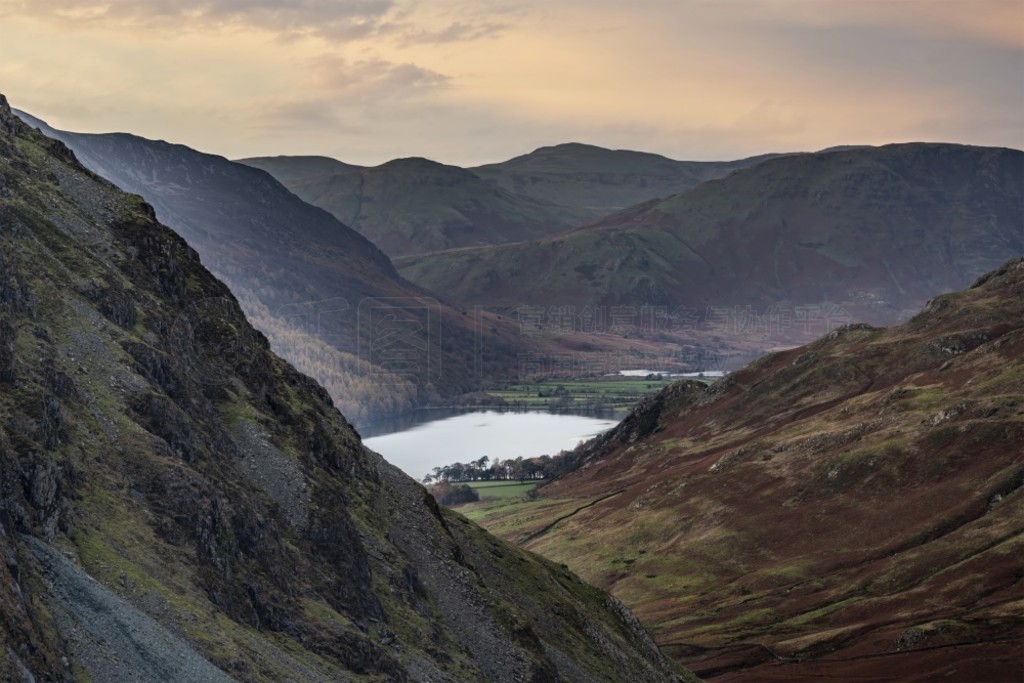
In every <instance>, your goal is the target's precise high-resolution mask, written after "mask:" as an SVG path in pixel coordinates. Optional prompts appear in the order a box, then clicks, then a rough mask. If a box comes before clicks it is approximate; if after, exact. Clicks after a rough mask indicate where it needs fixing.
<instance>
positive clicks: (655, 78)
mask: <svg viewBox="0 0 1024 683" xmlns="http://www.w3.org/2000/svg"><path fill="white" fill-rule="evenodd" d="M0 17H3V19H2V20H0V44H2V45H3V46H4V50H3V51H4V60H2V61H0V91H5V92H6V94H7V95H8V96H9V97H10V98H11V100H12V101H13V102H14V103H15V104H16V105H18V106H21V107H22V108H24V109H27V110H29V111H32V112H33V113H35V114H37V115H39V116H41V117H43V118H50V119H54V120H52V121H51V123H58V124H61V125H64V126H65V127H67V128H71V129H76V128H77V129H81V130H94V131H96V130H116V129H120V130H128V131H132V132H138V133H142V134H148V135H150V136H153V137H164V138H168V139H172V140H176V141H180V142H184V143H186V144H191V145H193V146H197V147H201V148H203V149H206V150H208V151H216V152H220V153H223V154H226V155H228V156H249V155H254V154H289V153H296V154H298V153H322V154H332V155H335V156H338V157H339V158H342V159H343V160H346V161H351V162H354V163H380V162H382V161H385V160H386V159H388V158H393V157H397V156H409V155H423V156H431V157H433V158H437V159H438V160H440V161H446V162H450V163H465V164H472V163H483V162H487V161H494V160H497V159H500V158H507V157H509V156H513V155H515V154H520V153H523V152H525V151H529V150H530V149H532V148H534V147H537V146H540V145H544V144H553V143H557V142H563V141H566V140H580V141H584V142H591V143H594V144H601V145H605V146H610V147H628V148H634V149H648V150H652V151H657V152H661V153H665V154H668V155H670V156H676V157H678V158H726V157H736V156H743V155H746V154H755V153H760V152H766V151H783V150H792V149H814V148H820V147H827V146H831V145H837V144H856V143H869V144H878V143H884V142H891V141H901V140H911V139H931V140H949V141H956V142H967V143H974V144H990V145H1007V146H1015V147H1021V146H1024V116H1022V115H1021V113H1020V112H1021V111H1024V82H1022V79H1021V77H1020V76H1019V73H1021V72H1024V34H1022V32H1020V31H1019V30H1013V27H1014V26H1016V27H1019V26H1021V25H1024V3H1021V2H1020V1H1019V0H902V1H901V2H891V1H888V0H887V1H884V2H883V1H880V0H729V1H728V2H725V1H723V0H672V1H668V0H636V1H635V2H632V3H629V4H628V5H627V4H624V3H621V2H619V1H618V0H557V1H552V0H543V1H542V0H432V1H431V2H429V3H427V2H422V1H415V0H336V1H334V2H328V1H327V0H301V1H299V2H283V1H280V0H202V1H200V0H181V1H180V2H173V1H172V0H140V1H129V0H106V1H104V2H96V1H92V2H90V1H88V0H51V1H50V2H45V3H44V2H36V1H35V0H0ZM126 26H127V27H130V28H131V30H124V28H125V27H126Z"/></svg>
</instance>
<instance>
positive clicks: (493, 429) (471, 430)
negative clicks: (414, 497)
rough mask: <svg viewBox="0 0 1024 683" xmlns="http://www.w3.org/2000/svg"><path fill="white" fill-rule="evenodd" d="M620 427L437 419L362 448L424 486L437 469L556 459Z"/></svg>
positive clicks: (540, 419) (529, 418) (560, 420)
mask: <svg viewBox="0 0 1024 683" xmlns="http://www.w3.org/2000/svg"><path fill="white" fill-rule="evenodd" d="M616 424H618V422H617V421H616V420H613V419H608V418H596V417H586V416H582V415H551V414H549V413H541V412H529V413H509V412H496V411H490V410H488V411H476V412H472V413H464V414H461V415H455V416H446V417H443V418H440V419H432V420H429V421H426V422H421V423H420V424H416V425H415V426H405V427H404V428H402V429H400V430H396V431H393V432H391V433H387V434H379V433H378V434H377V435H375V436H371V437H369V438H366V439H364V440H363V442H364V443H365V444H366V446H367V447H368V448H371V449H373V450H375V451H377V452H378V453H380V454H381V455H383V456H384V458H385V459H386V460H387V461H388V462H390V463H391V464H392V465H395V466H396V467H398V468H400V469H401V470H403V471H404V472H405V473H406V474H408V475H410V476H411V477H413V478H415V479H417V480H420V479H423V476H424V475H426V474H429V473H430V472H431V471H432V470H433V468H435V467H441V466H444V465H451V464H453V463H456V462H463V463H464V462H469V461H471V460H477V459H479V458H481V457H483V456H485V455H486V456H488V457H489V458H490V459H491V460H492V461H493V460H494V459H495V458H498V459H500V460H507V459H508V458H516V457H519V456H523V457H524V458H533V457H536V456H538V455H554V454H556V453H558V452H559V451H561V450H570V449H572V448H575V447H576V444H578V443H579V442H580V441H584V440H586V439H589V438H591V437H593V436H597V435H598V434H600V433H601V432H603V431H605V430H608V429H611V428H612V427H614V426H615V425H616Z"/></svg>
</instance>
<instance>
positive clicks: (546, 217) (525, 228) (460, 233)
mask: <svg viewBox="0 0 1024 683" xmlns="http://www.w3.org/2000/svg"><path fill="white" fill-rule="evenodd" d="M240 163H244V164H247V165H249V166H253V167H255V168H260V169H263V170H265V171H267V172H268V173H270V174H271V175H273V176H274V177H275V178H277V179H278V180H279V181H281V183H282V184H284V185H285V186H286V187H287V188H288V189H289V190H291V191H292V192H294V193H295V194H297V195H298V196H299V197H301V198H302V199H303V200H305V201H307V202H309V203H310V204H313V205H314V206H319V207H320V208H322V209H326V210H327V211H329V212H330V213H331V214H332V215H334V216H335V217H336V218H337V219H338V220H340V221H342V222H343V223H346V224H347V225H351V226H352V227H353V228H355V229H356V230H358V231H359V232H360V234H362V235H364V236H365V237H367V238H368V239H369V240H370V241H372V242H373V243H374V244H376V245H377V246H378V247H380V248H381V249H382V250H383V251H384V252H385V253H387V254H388V255H389V256H391V257H396V256H407V255H410V254H419V253H424V252H430V251H441V250H444V249H452V248H456V247H467V246H480V245H489V244H505V243H508V242H519V241H522V240H529V239H538V238H542V237H548V236H550V235H553V234H557V233H559V232H564V231H565V230H567V229H569V228H570V227H573V226H575V225H576V224H577V223H576V220H575V219H576V215H577V214H576V212H574V211H572V210H570V209H568V208H566V207H562V206H559V205H556V204H552V203H550V202H543V201H538V200H535V199H531V198H529V197H525V196H520V195H516V194H514V193H512V192H509V191H507V190H505V189H503V188H501V187H495V186H492V185H490V184H488V183H487V182H485V181H483V180H481V179H480V178H479V177H478V176H476V175H474V174H473V173H471V172H469V171H467V170H465V169H462V168H458V167H456V166H446V165H443V164H439V163H437V162H434V161H429V160H427V159H417V158H413V159H396V160H394V161H389V162H387V163H386V164H383V165H381V166H376V167H373V168H356V167H348V168H344V169H340V170H339V169H337V168H331V166H330V165H329V164H325V163H324V162H323V161H322V160H321V159H320V158H317V157H264V158H256V159H242V160H241V162H240ZM336 163H340V162H336Z"/></svg>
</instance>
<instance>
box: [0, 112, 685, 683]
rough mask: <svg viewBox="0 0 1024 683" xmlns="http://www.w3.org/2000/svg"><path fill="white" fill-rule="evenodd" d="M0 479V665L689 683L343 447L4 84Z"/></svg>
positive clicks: (181, 262)
mask: <svg viewBox="0 0 1024 683" xmlns="http://www.w3.org/2000/svg"><path fill="white" fill-rule="evenodd" d="M211 173H214V174H215V171H213V170H211ZM232 208H233V207H224V210H226V211H227V210H231V209H232ZM211 229H212V228H211ZM354 244H358V242H354ZM244 246H245V245H244V244H243V245H240V248H244ZM0 492H2V495H0V552H2V554H3V557H4V562H3V564H2V565H0V643H2V648H0V679H2V680H5V681H6V680H12V681H33V680H35V681H43V680H45V681H62V682H63V681H72V680H76V681H82V680H91V681H146V682H149V681H187V682H191V681H195V682H196V683H199V682H209V681H229V680H238V681H247V682H248V681H286V680H287V681H322V682H326V681H436V682H438V683H440V682H442V681H509V682H512V681H553V680H566V681H580V682H584V681H594V680H602V681H622V680H629V681H651V682H652V683H653V682H660V681H666V680H692V678H691V677H690V676H689V675H688V674H684V673H682V672H681V671H678V670H676V669H675V668H674V667H673V666H672V665H671V664H669V663H668V662H667V661H666V660H664V659H663V658H662V657H661V655H660V654H659V653H658V651H657V649H656V648H655V647H654V646H653V644H652V643H651V641H650V639H649V638H648V637H647V635H646V634H645V633H644V632H643V631H642V630H641V629H640V628H639V626H638V625H637V623H636V621H635V619H634V618H633V617H632V616H631V615H630V614H629V613H628V612H626V611H625V610H624V609H623V608H622V606H621V605H620V604H619V603H618V602H617V601H614V600H612V599H611V598H609V597H608V596H607V595H606V594H604V593H602V592H601V591H599V590H597V589H594V588H592V587H590V586H587V585H586V584H584V583H582V582H581V581H580V580H579V579H578V578H576V577H575V576H574V575H573V574H571V573H570V572H568V571H567V570H565V569H564V568H561V567H559V566H557V565H554V564H552V563H551V562H548V561H546V560H542V559H540V558H538V557H536V556H533V555H530V554H528V553H525V552H523V551H520V550H518V549H516V548H514V547H513V546H511V545H509V544H507V543H504V542H502V541H499V540H497V539H495V538H493V537H491V536H489V535H487V534H486V533H485V532H483V531H482V530H481V529H479V528H478V527H476V526H475V525H473V524H471V523H469V522H468V521H467V520H465V519H464V518H462V517H460V516H458V515H455V514H453V513H450V512H446V511H443V510H441V509H440V508H438V506H437V505H436V504H435V503H434V501H433V499H432V498H430V497H429V496H428V495H427V494H426V492H425V490H424V489H423V488H422V487H421V486H420V485H418V484H416V483H415V482H413V481H412V480H411V479H409V478H408V477H406V476H405V475H403V474H401V473H400V472H398V471H397V470H396V469H395V468H393V467H391V466H389V465H388V464H387V463H385V462H384V461H383V460H382V459H381V458H380V457H379V456H378V455H376V454H375V453H373V452H371V451H368V450H366V449H365V448H364V447H363V446H362V444H361V442H360V439H359V437H358V435H357V434H356V433H355V431H354V430H353V429H352V427H351V426H350V425H349V423H348V422H347V421H346V420H345V419H344V418H343V417H342V415H341V414H340V413H338V412H337V411H336V410H335V409H334V408H333V407H332V406H331V399H330V397H329V396H328V394H327V393H326V392H325V391H324V390H323V389H321V388H320V387H319V386H318V385H317V384H316V383H315V382H313V381H312V380H310V379H309V378H307V377H305V376H304V375H301V374H299V373H298V372H296V371H295V370H294V369H293V368H292V367H291V366H290V365H288V364H287V363H285V362H284V361H282V360H281V359H280V358H279V357H277V356H276V355H274V354H273V353H271V351H270V349H269V345H268V342H267V340H266V338H265V337H264V336H263V335H261V334H260V333H259V332H257V331H256V330H255V329H254V328H252V327H251V326H250V325H249V323H248V322H247V321H246V319H245V317H244V316H243V314H242V309H241V307H240V306H239V304H238V303H237V301H236V299H235V298H234V297H233V296H232V295H231V293H230V292H229V290H228V288H227V287H226V286H225V285H224V284H222V283H221V282H219V281H218V280H216V279H215V278H214V277H213V276H212V275H211V273H210V272H209V271H207V270H206V269H205V268H204V267H203V266H202V265H200V263H199V259H198V257H197V254H196V252H195V251H194V250H192V249H191V248H190V247H189V246H188V245H187V244H186V243H185V241H184V240H183V239H181V238H180V237H179V236H177V235H175V234H174V233H173V232H172V231H171V230H170V229H168V228H165V227H164V226H162V225H161V224H159V223H158V222H157V221H156V219H155V217H154V211H153V208H152V207H151V206H149V205H148V204H145V203H144V202H143V201H142V200H141V199H140V198H139V197H137V196H133V195H128V194H125V193H123V192H121V191H119V190H118V189H116V188H115V187H114V186H113V185H111V184H109V183H108V182H106V181H104V180H102V179H100V178H99V177H97V176H95V175H93V174H92V173H90V172H89V171H87V170H85V168H83V167H82V166H80V165H79V164H78V162H77V160H76V159H75V157H74V155H73V154H72V153H71V152H70V151H69V150H68V148H67V147H65V146H64V145H63V144H61V143H59V142H57V141H54V140H51V139H49V138H46V137H44V136H43V135H41V134H39V133H38V132H36V131H33V130H31V129H29V128H28V127H27V126H26V125H25V124H24V123H22V122H21V121H20V120H19V119H17V118H15V117H14V116H13V115H12V113H11V111H10V110H9V109H8V107H7V102H6V100H5V99H4V98H3V97H2V96H0Z"/></svg>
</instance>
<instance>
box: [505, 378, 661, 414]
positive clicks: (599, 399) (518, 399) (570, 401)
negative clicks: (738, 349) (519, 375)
mask: <svg viewBox="0 0 1024 683" xmlns="http://www.w3.org/2000/svg"><path fill="white" fill-rule="evenodd" d="M671 383H672V380H671V379H668V378H664V379H642V378H619V377H605V378H600V379H591V380H575V381H564V382H563V381H554V380H552V381H548V382H535V383H526V384H509V385H504V386H501V387H498V388H495V389H492V390H489V391H488V392H487V393H488V394H490V395H492V396H497V397H500V398H502V399H503V400H504V401H505V402H506V403H507V404H509V405H513V406H521V407H526V408H552V407H553V408H559V407H562V408H592V407H593V408H602V409H609V410H626V409H629V408H632V407H633V405H634V404H636V402H637V401H639V400H640V399H642V398H644V397H645V396H649V395H651V394H653V393H655V392H657V391H659V390H661V389H662V388H664V387H666V386H668V385H669V384H671Z"/></svg>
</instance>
